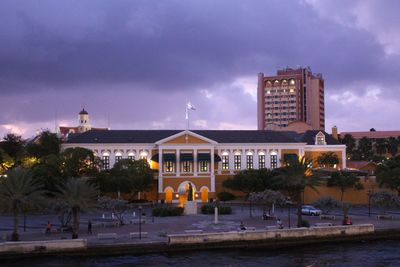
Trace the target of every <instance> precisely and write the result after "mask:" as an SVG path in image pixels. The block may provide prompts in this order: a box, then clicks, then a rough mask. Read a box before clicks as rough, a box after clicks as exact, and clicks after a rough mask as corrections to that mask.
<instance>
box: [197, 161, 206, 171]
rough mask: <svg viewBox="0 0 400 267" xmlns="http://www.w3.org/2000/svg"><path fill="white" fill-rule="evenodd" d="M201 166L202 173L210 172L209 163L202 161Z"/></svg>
mask: <svg viewBox="0 0 400 267" xmlns="http://www.w3.org/2000/svg"><path fill="white" fill-rule="evenodd" d="M199 165H200V172H208V161H205V160H203V161H200V162H199Z"/></svg>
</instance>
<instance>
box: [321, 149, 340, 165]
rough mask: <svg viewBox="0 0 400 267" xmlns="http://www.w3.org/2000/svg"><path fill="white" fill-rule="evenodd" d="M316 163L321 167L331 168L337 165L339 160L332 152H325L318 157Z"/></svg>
mask: <svg viewBox="0 0 400 267" xmlns="http://www.w3.org/2000/svg"><path fill="white" fill-rule="evenodd" d="M317 162H318V164H319V165H320V166H322V167H329V168H332V167H333V166H334V165H335V164H339V158H338V156H337V155H336V154H335V153H334V152H326V153H322V154H321V155H320V156H318V158H317Z"/></svg>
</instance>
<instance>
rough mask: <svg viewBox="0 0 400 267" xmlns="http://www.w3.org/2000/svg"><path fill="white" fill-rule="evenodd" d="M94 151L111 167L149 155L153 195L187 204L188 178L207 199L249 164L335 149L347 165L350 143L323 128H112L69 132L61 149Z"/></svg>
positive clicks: (196, 194)
mask: <svg viewBox="0 0 400 267" xmlns="http://www.w3.org/2000/svg"><path fill="white" fill-rule="evenodd" d="M68 147H84V148H87V149H90V150H92V151H93V152H94V153H95V155H97V156H98V157H100V158H101V160H102V161H103V168H104V169H109V168H112V166H113V165H114V164H115V163H116V162H118V161H119V160H121V159H123V158H128V159H132V160H135V159H139V158H141V159H146V160H147V161H148V162H149V163H150V165H151V167H152V168H153V169H154V170H155V173H156V175H155V177H154V179H155V183H154V185H155V186H154V192H153V193H149V194H148V198H149V199H153V200H158V201H162V202H164V201H165V202H173V203H181V204H183V203H185V201H186V198H187V192H188V186H189V183H191V184H192V187H193V200H194V201H197V202H207V201H210V200H213V199H215V198H216V195H217V193H219V192H221V191H223V190H224V189H223V188H222V182H223V181H224V180H225V179H227V178H228V177H231V176H232V175H234V174H235V173H237V172H239V171H241V170H245V169H259V168H268V169H274V168H278V167H280V166H282V165H283V164H285V162H287V161H288V160H289V159H290V158H293V157H301V156H306V157H308V158H310V159H312V160H313V167H318V163H317V157H318V156H319V155H320V154H322V153H326V152H334V153H336V154H337V156H338V158H339V164H338V166H336V167H337V168H338V169H343V168H346V146H345V145H342V144H340V143H339V142H338V141H337V140H336V139H334V138H332V136H331V135H329V134H327V133H326V132H324V131H319V130H309V131H306V132H304V133H296V132H292V131H269V130H193V131H188V130H186V131H184V130H183V131H180V130H109V131H88V132H84V133H81V134H77V135H71V136H70V137H69V139H68V140H67V141H66V143H64V144H63V149H65V148H68Z"/></svg>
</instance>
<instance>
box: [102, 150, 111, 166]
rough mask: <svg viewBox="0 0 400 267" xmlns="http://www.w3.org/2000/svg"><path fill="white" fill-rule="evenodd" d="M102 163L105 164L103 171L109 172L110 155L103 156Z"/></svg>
mask: <svg viewBox="0 0 400 267" xmlns="http://www.w3.org/2000/svg"><path fill="white" fill-rule="evenodd" d="M101 160H102V163H103V170H109V169H110V156H109V155H108V153H105V154H103V157H102V159H101Z"/></svg>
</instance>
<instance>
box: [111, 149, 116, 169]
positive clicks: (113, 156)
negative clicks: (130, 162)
mask: <svg viewBox="0 0 400 267" xmlns="http://www.w3.org/2000/svg"><path fill="white" fill-rule="evenodd" d="M114 164H115V153H114V151H113V150H111V152H110V169H112V168H114Z"/></svg>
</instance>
